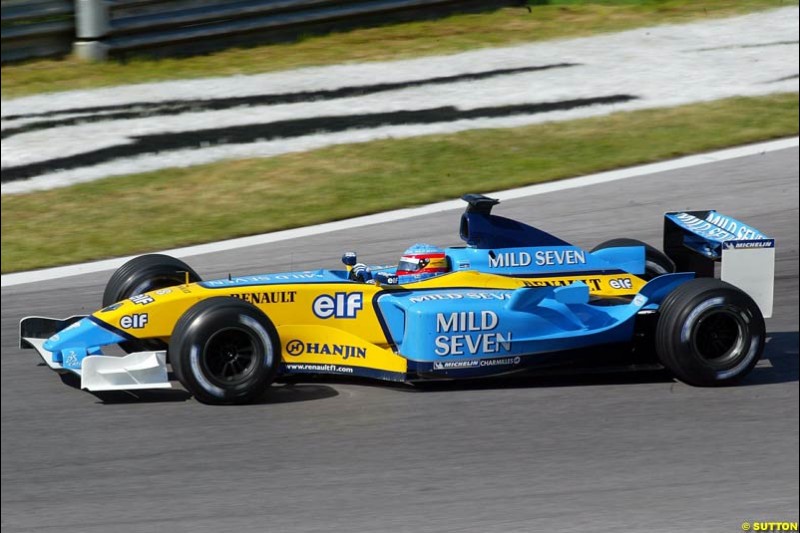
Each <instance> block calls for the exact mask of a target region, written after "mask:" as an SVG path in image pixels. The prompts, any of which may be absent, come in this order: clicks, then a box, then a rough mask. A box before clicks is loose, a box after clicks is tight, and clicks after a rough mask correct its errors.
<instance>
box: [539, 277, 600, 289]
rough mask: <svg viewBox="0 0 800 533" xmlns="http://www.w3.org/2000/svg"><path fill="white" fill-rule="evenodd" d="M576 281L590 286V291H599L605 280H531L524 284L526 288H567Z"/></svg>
mask: <svg viewBox="0 0 800 533" xmlns="http://www.w3.org/2000/svg"><path fill="white" fill-rule="evenodd" d="M576 281H582V282H584V283H585V284H586V285H588V286H589V290H590V291H599V290H600V288H601V286H602V283H603V280H602V279H600V278H582V279H544V280H538V279H531V280H526V281H524V282H523V283H524V284H525V287H539V288H541V287H566V286H567V285H572V284H573V283H575V282H576Z"/></svg>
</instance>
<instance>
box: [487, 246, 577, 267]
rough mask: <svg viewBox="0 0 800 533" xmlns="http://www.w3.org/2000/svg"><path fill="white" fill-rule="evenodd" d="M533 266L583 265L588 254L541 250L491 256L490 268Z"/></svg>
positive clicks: (573, 251)
mask: <svg viewBox="0 0 800 533" xmlns="http://www.w3.org/2000/svg"><path fill="white" fill-rule="evenodd" d="M531 264H535V265H536V266H553V265H583V264H586V252H584V251H583V250H539V251H538V252H534V253H533V254H531V253H529V252H501V253H499V254H492V253H490V254H489V268H518V267H526V266H530V265H531Z"/></svg>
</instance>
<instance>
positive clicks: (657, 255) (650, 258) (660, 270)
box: [592, 238, 675, 281]
mask: <svg viewBox="0 0 800 533" xmlns="http://www.w3.org/2000/svg"><path fill="white" fill-rule="evenodd" d="M626 246H644V262H645V270H644V275H642V276H641V277H642V278H644V279H646V280H648V281H649V280H651V279H653V278H655V277H658V276H661V275H662V274H671V273H673V272H675V263H673V262H672V259H670V258H669V257H667V255H666V254H665V253H664V252H662V251H661V250H659V249H658V248H655V247H653V246H650V245H649V244H647V243H646V242H642V241H638V240H636V239H626V238H620V239H611V240H610V241H605V242H602V243H600V244H598V245H597V246H595V247H594V248H592V252H596V251H597V250H605V249H606V248H621V247H626Z"/></svg>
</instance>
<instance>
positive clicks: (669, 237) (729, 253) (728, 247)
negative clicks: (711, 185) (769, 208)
mask: <svg viewBox="0 0 800 533" xmlns="http://www.w3.org/2000/svg"><path fill="white" fill-rule="evenodd" d="M664 253H666V254H667V255H668V256H669V257H670V258H671V259H672V260H673V261H674V262H675V265H676V266H677V268H678V271H679V272H688V271H691V272H695V273H697V275H698V276H700V277H714V275H715V263H717V262H719V263H720V265H721V266H720V279H722V280H723V281H727V282H728V283H730V284H732V285H735V286H737V287H739V288H740V289H742V290H743V291H744V292H746V293H747V294H749V295H750V297H751V298H752V299H753V300H754V301H755V302H756V303H757V304H758V307H759V308H760V309H761V313H762V314H763V315H764V317H765V318H768V317H770V316H772V300H773V290H774V285H775V239H772V238H770V237H767V236H766V235H764V234H763V233H761V232H760V231H759V230H757V229H755V228H754V227H752V226H749V225H747V224H745V223H744V222H741V221H739V220H736V219H735V218H732V217H729V216H726V215H723V214H721V213H718V212H716V211H713V210H711V211H685V212H672V213H667V214H665V215H664Z"/></svg>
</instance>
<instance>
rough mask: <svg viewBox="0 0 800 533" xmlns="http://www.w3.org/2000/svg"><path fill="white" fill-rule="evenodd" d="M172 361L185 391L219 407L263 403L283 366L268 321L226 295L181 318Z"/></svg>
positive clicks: (174, 336) (171, 348)
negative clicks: (257, 401) (280, 366)
mask: <svg viewBox="0 0 800 533" xmlns="http://www.w3.org/2000/svg"><path fill="white" fill-rule="evenodd" d="M169 356H170V361H171V362H172V369H173V371H174V372H175V376H176V377H177V378H178V380H179V381H180V382H181V384H182V385H183V386H184V387H186V390H188V391H189V392H190V393H192V394H193V395H194V397H195V398H197V400H198V401H200V402H203V403H207V404H214V405H229V404H244V403H252V402H254V401H256V400H258V399H259V398H260V397H261V396H262V395H263V394H264V393H265V391H266V389H267V387H268V386H269V385H270V384H271V383H272V382H273V381H274V380H275V376H276V375H277V373H278V367H279V365H280V362H281V352H280V343H279V342H278V334H277V332H276V330H275V327H274V326H273V325H272V322H271V321H270V320H269V318H267V316H266V315H265V314H264V313H263V312H261V310H259V309H258V308H257V307H256V306H254V305H253V304H251V303H249V302H245V301H243V300H239V299H237V298H231V297H226V296H218V297H214V298H209V299H207V300H203V301H201V302H199V303H197V304H195V305H194V306H192V307H191V308H189V310H188V311H186V312H185V313H184V314H183V316H181V318H180V319H178V323H177V324H176V325H175V329H174V330H173V332H172V337H171V339H170V343H169Z"/></svg>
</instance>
